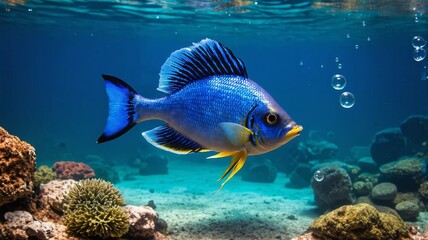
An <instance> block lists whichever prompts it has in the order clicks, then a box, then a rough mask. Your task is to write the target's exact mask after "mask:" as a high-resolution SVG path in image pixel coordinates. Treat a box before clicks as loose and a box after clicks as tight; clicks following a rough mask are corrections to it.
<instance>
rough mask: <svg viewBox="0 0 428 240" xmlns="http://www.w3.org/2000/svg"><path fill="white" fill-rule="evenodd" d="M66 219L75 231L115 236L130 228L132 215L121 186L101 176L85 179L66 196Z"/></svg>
mask: <svg viewBox="0 0 428 240" xmlns="http://www.w3.org/2000/svg"><path fill="white" fill-rule="evenodd" d="M66 204H67V207H66V210H65V212H64V223H65V225H66V226H67V228H68V231H69V232H70V233H71V234H72V235H76V236H80V237H100V238H104V239H105V238H111V237H112V238H114V237H120V236H122V235H124V234H125V233H127V232H128V229H129V215H128V214H127V213H126V211H125V210H124V209H123V208H122V207H121V205H123V204H124V200H123V197H122V195H121V194H120V192H119V190H117V189H116V188H115V187H113V185H112V184H111V183H109V182H106V181H104V180H101V179H85V180H81V181H79V182H78V183H77V184H76V185H75V186H74V187H73V188H71V189H70V192H69V193H68V195H67V197H66Z"/></svg>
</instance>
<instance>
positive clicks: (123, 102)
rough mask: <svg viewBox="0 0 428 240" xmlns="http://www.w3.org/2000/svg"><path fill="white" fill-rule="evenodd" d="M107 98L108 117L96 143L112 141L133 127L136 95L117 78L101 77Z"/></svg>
mask: <svg viewBox="0 0 428 240" xmlns="http://www.w3.org/2000/svg"><path fill="white" fill-rule="evenodd" d="M102 77H103V78H104V80H105V84H106V91H107V95H108V98H109V109H108V111H109V115H108V118H107V124H106V127H105V129H104V132H103V134H102V135H101V136H100V137H99V138H98V141H97V143H103V142H107V141H110V140H113V139H115V138H117V137H119V136H121V135H122V134H124V133H126V132H127V131H128V130H129V129H131V128H132V127H133V126H135V124H137V123H136V120H137V114H136V112H135V100H134V99H135V97H136V96H137V95H138V93H137V92H136V91H135V90H134V89H132V88H131V87H130V86H129V85H128V84H126V83H125V82H124V81H122V80H120V79H119V78H117V77H113V76H109V75H104V74H103V75H102Z"/></svg>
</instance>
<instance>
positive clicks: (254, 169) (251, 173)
mask: <svg viewBox="0 0 428 240" xmlns="http://www.w3.org/2000/svg"><path fill="white" fill-rule="evenodd" d="M248 163H249V164H248V166H246V168H245V169H244V171H243V172H242V180H243V181H248V182H265V183H271V182H273V181H275V178H276V173H277V170H276V168H275V167H274V166H273V165H272V162H271V161H270V160H269V159H267V158H263V159H260V161H251V162H248Z"/></svg>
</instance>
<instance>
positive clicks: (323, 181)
mask: <svg viewBox="0 0 428 240" xmlns="http://www.w3.org/2000/svg"><path fill="white" fill-rule="evenodd" d="M318 171H319V173H318V174H319V175H320V176H318V177H314V178H312V182H311V185H312V189H313V190H314V197H315V203H316V204H317V206H318V207H319V208H320V209H323V210H326V209H334V208H336V207H338V206H341V205H344V204H351V203H352V183H351V179H350V177H349V175H348V173H347V172H346V171H345V170H344V169H342V168H328V167H326V168H321V169H320V170H318Z"/></svg>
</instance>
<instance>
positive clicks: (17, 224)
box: [0, 211, 77, 240]
mask: <svg viewBox="0 0 428 240" xmlns="http://www.w3.org/2000/svg"><path fill="white" fill-rule="evenodd" d="M4 218H5V219H6V222H5V223H4V224H3V227H2V229H1V231H0V238H1V239H39V240H48V239H49V240H50V239H64V240H65V239H69V240H77V238H75V237H72V236H69V235H68V234H67V233H66V231H65V226H64V225H62V224H59V223H53V222H43V221H39V220H36V219H34V218H33V216H32V215H31V214H30V213H29V212H26V211H14V212H6V213H5V214H4Z"/></svg>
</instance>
